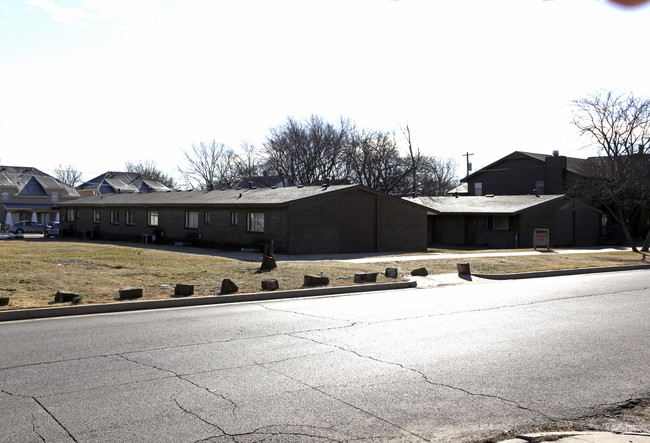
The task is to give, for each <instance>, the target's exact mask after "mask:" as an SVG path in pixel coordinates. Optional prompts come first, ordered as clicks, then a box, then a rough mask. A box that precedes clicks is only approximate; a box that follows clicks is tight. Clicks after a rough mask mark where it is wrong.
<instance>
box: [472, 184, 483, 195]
mask: <svg viewBox="0 0 650 443" xmlns="http://www.w3.org/2000/svg"><path fill="white" fill-rule="evenodd" d="M474 195H483V183H482V182H476V183H474Z"/></svg>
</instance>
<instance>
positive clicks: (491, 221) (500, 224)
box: [487, 215, 509, 231]
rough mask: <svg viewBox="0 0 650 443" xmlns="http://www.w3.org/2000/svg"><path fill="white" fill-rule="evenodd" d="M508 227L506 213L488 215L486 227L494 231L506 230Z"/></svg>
mask: <svg viewBox="0 0 650 443" xmlns="http://www.w3.org/2000/svg"><path fill="white" fill-rule="evenodd" d="M508 227H509V225H508V216H507V215H490V216H489V217H488V218H487V229H493V230H495V231H507V230H508Z"/></svg>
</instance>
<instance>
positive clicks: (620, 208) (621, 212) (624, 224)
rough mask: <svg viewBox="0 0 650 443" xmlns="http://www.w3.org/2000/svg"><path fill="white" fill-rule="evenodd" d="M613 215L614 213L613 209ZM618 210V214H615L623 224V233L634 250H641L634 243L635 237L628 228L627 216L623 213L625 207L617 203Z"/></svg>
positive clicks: (617, 219)
mask: <svg viewBox="0 0 650 443" xmlns="http://www.w3.org/2000/svg"><path fill="white" fill-rule="evenodd" d="M610 212H612V215H614V212H613V211H610ZM616 212H617V214H616V215H615V217H614V218H615V219H616V221H617V222H618V223H619V224H620V225H621V229H623V234H624V235H625V239H626V240H627V242H628V243H629V245H630V247H631V248H632V250H633V251H634V252H639V250H638V249H637V248H636V244H635V243H634V239H633V238H632V235H630V231H629V230H628V229H627V223H625V216H624V215H623V208H622V207H621V205H616Z"/></svg>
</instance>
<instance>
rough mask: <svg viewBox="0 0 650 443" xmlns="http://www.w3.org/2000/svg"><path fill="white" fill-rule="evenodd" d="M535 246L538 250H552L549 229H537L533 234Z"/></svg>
mask: <svg viewBox="0 0 650 443" xmlns="http://www.w3.org/2000/svg"><path fill="white" fill-rule="evenodd" d="M533 245H534V247H535V250H537V248H546V249H547V250H549V251H550V249H551V236H550V234H549V231H548V229H547V228H535V229H534V234H533Z"/></svg>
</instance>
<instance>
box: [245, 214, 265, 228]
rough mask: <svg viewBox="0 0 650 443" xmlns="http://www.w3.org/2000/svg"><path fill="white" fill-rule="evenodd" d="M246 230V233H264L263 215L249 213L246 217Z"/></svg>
mask: <svg viewBox="0 0 650 443" xmlns="http://www.w3.org/2000/svg"><path fill="white" fill-rule="evenodd" d="M246 230H247V231H248V232H264V213H263V212H249V213H248V217H247V224H246Z"/></svg>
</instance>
